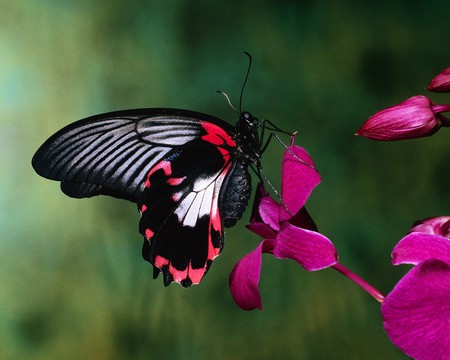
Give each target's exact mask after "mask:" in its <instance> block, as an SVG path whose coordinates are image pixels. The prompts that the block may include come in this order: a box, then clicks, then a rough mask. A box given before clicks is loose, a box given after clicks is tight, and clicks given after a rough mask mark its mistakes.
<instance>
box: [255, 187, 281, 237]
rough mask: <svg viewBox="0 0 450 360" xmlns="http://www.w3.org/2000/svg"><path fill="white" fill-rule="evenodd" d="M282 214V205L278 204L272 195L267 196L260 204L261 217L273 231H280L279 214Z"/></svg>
mask: <svg viewBox="0 0 450 360" xmlns="http://www.w3.org/2000/svg"><path fill="white" fill-rule="evenodd" d="M279 213H280V204H278V203H277V202H276V201H275V200H274V199H272V198H271V197H270V195H266V196H264V197H263V198H262V199H261V202H260V203H259V215H260V216H261V219H262V221H263V222H264V224H266V225H268V226H269V227H270V228H271V229H272V230H273V231H276V232H278V230H280V224H279V222H278V214H279Z"/></svg>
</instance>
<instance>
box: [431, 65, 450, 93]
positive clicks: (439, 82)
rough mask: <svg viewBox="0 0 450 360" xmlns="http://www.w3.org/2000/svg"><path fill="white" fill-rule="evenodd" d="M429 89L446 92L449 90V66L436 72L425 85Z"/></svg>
mask: <svg viewBox="0 0 450 360" xmlns="http://www.w3.org/2000/svg"><path fill="white" fill-rule="evenodd" d="M427 90H429V91H436V92H447V91H450V67H448V68H446V69H444V70H442V71H441V72H440V73H439V74H437V75H436V76H435V77H434V78H433V80H431V82H430V84H429V85H428V87H427Z"/></svg>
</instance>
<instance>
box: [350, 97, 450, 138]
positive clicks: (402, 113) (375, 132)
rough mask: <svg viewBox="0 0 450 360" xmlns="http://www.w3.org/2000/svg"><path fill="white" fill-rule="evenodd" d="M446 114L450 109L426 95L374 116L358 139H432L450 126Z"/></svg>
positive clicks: (365, 124) (364, 126)
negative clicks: (444, 113)
mask: <svg viewBox="0 0 450 360" xmlns="http://www.w3.org/2000/svg"><path fill="white" fill-rule="evenodd" d="M444 111H450V105H434V104H433V102H432V101H431V100H430V99H428V98H427V97H425V96H423V95H417V96H413V97H411V98H409V99H407V100H405V101H403V102H402V103H400V104H398V105H394V106H391V107H389V108H387V109H384V110H381V111H379V112H377V113H376V114H374V115H372V116H371V117H370V118H369V119H368V120H367V121H366V122H365V123H364V124H363V125H362V126H361V128H360V129H359V130H358V132H357V133H356V135H359V136H365V137H367V138H371V139H375V140H385V141H390V140H404V139H414V138H418V137H423V136H429V135H432V134H434V133H435V132H436V131H438V130H439V128H440V127H441V126H442V125H444V126H447V125H448V121H449V120H448V119H447V118H445V117H444V116H443V115H441V114H440V113H441V112H444Z"/></svg>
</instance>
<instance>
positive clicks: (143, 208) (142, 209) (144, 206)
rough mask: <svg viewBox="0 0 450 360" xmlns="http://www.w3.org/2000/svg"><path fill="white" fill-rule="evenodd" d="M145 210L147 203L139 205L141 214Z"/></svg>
mask: <svg viewBox="0 0 450 360" xmlns="http://www.w3.org/2000/svg"><path fill="white" fill-rule="evenodd" d="M145 210H147V205H145V204H143V205H142V206H141V214H142V213H143V212H144V211H145Z"/></svg>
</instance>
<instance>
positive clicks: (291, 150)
mask: <svg viewBox="0 0 450 360" xmlns="http://www.w3.org/2000/svg"><path fill="white" fill-rule="evenodd" d="M320 181H321V179H320V175H319V173H318V172H317V170H316V168H315V165H314V162H313V160H312V159H311V157H310V156H309V154H308V152H307V151H306V150H305V149H303V148H301V147H299V146H289V147H288V148H287V150H286V151H285V153H284V157H283V165H282V171H281V198H282V199H283V202H284V205H285V206H286V208H287V209H288V210H289V212H288V211H286V209H284V207H280V221H286V220H289V219H290V218H291V217H292V216H293V214H296V213H297V212H298V211H299V209H300V208H302V207H303V205H305V203H306V200H307V199H308V197H309V195H311V192H312V191H313V189H314V188H315V187H316V186H317V185H318V184H320Z"/></svg>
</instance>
